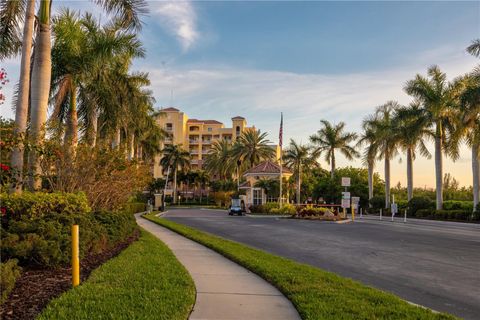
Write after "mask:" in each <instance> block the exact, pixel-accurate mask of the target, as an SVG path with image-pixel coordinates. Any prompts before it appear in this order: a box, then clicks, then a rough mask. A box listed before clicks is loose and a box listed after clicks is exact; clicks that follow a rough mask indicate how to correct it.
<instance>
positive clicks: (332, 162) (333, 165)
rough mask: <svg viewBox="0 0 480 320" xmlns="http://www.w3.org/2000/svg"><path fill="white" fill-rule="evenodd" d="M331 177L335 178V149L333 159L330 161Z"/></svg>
mask: <svg viewBox="0 0 480 320" xmlns="http://www.w3.org/2000/svg"><path fill="white" fill-rule="evenodd" d="M330 165H331V168H330V178H331V179H332V180H333V178H334V176H335V150H333V151H332V159H331V161H330Z"/></svg>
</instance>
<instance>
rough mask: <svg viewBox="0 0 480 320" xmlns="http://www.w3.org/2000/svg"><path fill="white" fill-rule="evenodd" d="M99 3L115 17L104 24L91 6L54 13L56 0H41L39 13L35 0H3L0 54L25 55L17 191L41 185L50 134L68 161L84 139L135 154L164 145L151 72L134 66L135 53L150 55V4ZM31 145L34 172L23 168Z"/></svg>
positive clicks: (15, 156) (132, 0) (140, 0)
mask: <svg viewBox="0 0 480 320" xmlns="http://www.w3.org/2000/svg"><path fill="white" fill-rule="evenodd" d="M95 3H97V4H99V5H100V6H102V7H103V8H104V9H105V11H106V12H107V13H108V14H110V16H111V20H110V21H107V22H106V23H105V24H103V25H102V24H100V23H99V22H98V21H97V20H96V19H94V18H93V16H92V14H90V13H85V14H83V15H80V13H78V12H75V11H71V10H69V9H67V8H63V9H60V10H58V11H57V13H56V14H55V15H53V14H52V13H51V10H52V8H51V7H52V1H51V0H40V1H38V13H37V14H35V5H36V1H35V0H20V1H2V3H1V6H0V21H1V23H0V30H1V38H0V59H5V58H8V57H12V56H15V55H18V54H21V70H20V80H19V84H18V92H17V95H16V101H15V106H16V113H15V123H16V126H15V136H16V138H17V139H18V141H19V142H18V143H17V146H16V148H15V149H14V150H13V151H12V157H11V163H12V168H13V170H14V172H15V173H16V181H17V183H16V184H15V186H13V190H12V191H17V192H20V191H21V190H22V185H23V181H24V180H27V179H26V178H27V177H28V178H29V179H28V180H29V187H30V189H32V190H36V189H39V188H40V183H41V180H40V179H39V177H40V176H41V170H40V166H39V160H40V157H41V152H40V151H39V150H41V146H42V144H43V142H44V140H45V138H46V137H57V138H59V141H61V143H62V144H63V146H64V150H65V153H66V155H68V159H69V160H70V161H74V160H75V156H76V150H77V145H78V143H85V144H86V145H89V146H91V147H92V148H94V147H100V148H107V147H111V148H120V147H121V148H122V149H124V150H125V154H126V157H128V159H130V160H133V159H134V158H141V159H145V158H149V157H150V158H151V157H153V155H154V154H156V153H158V152H159V151H160V150H159V145H160V141H161V139H163V138H164V136H165V132H164V131H163V130H161V129H160V128H159V127H158V126H157V124H156V122H155V116H156V115H157V114H156V113H155V112H154V111H153V103H154V98H153V94H152V92H151V91H150V90H148V88H147V87H148V85H149V84H150V81H149V79H148V74H146V73H142V72H134V71H131V65H132V61H133V59H135V58H141V57H143V56H144V54H145V50H144V48H143V47H142V44H141V42H140V41H139V39H138V36H137V32H138V31H139V30H140V28H141V21H140V16H141V15H143V14H145V13H146V10H145V8H146V3H145V1H144V0H125V1H115V0H99V1H95ZM22 24H23V30H21V29H20V26H21V25H22ZM49 106H50V109H51V111H50V112H49V114H50V117H49V118H48V119H47V113H48V112H47V111H48V107H49ZM27 129H28V130H27ZM27 146H28V148H27ZM27 151H28V172H27V173H25V174H23V169H24V162H25V161H24V155H25V154H26V153H27Z"/></svg>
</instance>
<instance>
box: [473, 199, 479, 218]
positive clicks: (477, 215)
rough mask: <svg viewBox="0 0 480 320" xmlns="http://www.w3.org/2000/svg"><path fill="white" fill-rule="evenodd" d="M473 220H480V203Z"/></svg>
mask: <svg viewBox="0 0 480 320" xmlns="http://www.w3.org/2000/svg"><path fill="white" fill-rule="evenodd" d="M472 220H473V221H480V203H478V204H477V207H476V209H475V211H474V212H473V216H472Z"/></svg>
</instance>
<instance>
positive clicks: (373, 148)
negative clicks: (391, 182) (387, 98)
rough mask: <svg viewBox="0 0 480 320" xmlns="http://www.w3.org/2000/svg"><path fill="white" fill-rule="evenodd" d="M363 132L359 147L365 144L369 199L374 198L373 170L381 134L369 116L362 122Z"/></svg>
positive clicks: (364, 154) (358, 143)
mask: <svg viewBox="0 0 480 320" xmlns="http://www.w3.org/2000/svg"><path fill="white" fill-rule="evenodd" d="M362 128H363V133H362V134H361V135H360V137H359V139H358V142H357V147H361V146H365V149H364V151H363V157H362V159H363V163H364V165H366V166H367V171H368V200H370V199H372V198H373V173H374V172H373V171H374V169H375V161H376V159H377V154H378V141H379V135H378V132H377V130H376V126H375V125H373V124H372V123H370V122H369V120H368V118H367V119H365V120H364V121H363V124H362Z"/></svg>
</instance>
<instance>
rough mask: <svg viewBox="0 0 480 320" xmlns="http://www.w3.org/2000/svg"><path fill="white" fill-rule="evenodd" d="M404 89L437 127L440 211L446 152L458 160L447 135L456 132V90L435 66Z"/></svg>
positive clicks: (435, 137) (428, 120) (437, 190)
mask: <svg viewBox="0 0 480 320" xmlns="http://www.w3.org/2000/svg"><path fill="white" fill-rule="evenodd" d="M404 90H405V91H406V92H407V93H408V94H409V95H411V96H413V97H414V98H415V99H417V100H418V102H420V103H421V106H422V108H423V109H424V112H423V114H424V116H425V119H426V122H427V123H428V125H429V126H433V127H434V128H433V130H434V139H435V184H436V203H437V204H436V208H437V210H441V209H442V207H443V186H442V178H443V153H446V154H447V155H450V156H451V157H452V158H454V159H455V154H454V153H452V145H451V144H450V140H449V136H448V135H449V134H451V133H452V132H453V131H454V123H455V115H454V113H453V112H452V106H453V105H454V99H455V96H454V93H455V92H456V90H457V89H456V88H455V87H454V84H452V83H449V82H448V81H447V76H446V74H445V73H443V72H442V71H441V70H440V68H439V67H438V66H432V67H430V68H429V69H428V72H427V77H424V76H422V75H420V74H417V75H416V77H415V78H414V79H413V80H410V81H408V82H407V83H406V85H405V88H404Z"/></svg>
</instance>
